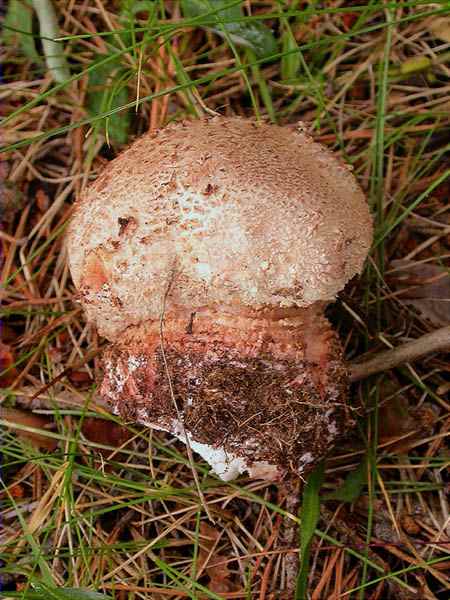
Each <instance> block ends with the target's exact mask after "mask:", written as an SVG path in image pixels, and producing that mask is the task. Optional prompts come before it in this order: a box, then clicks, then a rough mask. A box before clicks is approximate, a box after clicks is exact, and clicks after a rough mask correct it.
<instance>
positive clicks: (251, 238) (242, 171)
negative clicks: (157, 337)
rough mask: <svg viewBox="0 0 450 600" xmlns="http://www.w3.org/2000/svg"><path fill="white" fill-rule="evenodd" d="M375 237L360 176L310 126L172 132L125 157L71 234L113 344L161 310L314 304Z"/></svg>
mask: <svg viewBox="0 0 450 600" xmlns="http://www.w3.org/2000/svg"><path fill="white" fill-rule="evenodd" d="M371 239H372V221H371V217H370V215H369V210H368V206H367V202H366V199H365V197H364V194H363V193H362V191H361V189H360V188H359V186H358V184H357V183H356V180H355V178H354V176H353V175H352V174H351V172H350V170H349V169H348V168H347V167H346V166H345V165H344V164H342V163H341V162H340V161H339V160H338V159H337V158H336V157H335V156H333V154H331V153H330V152H329V151H328V150H327V149H325V148H324V147H322V146H321V145H319V144H317V143H315V142H314V141H313V140H312V139H311V138H310V137H308V136H307V135H305V133H302V132H301V131H294V130H292V129H290V128H284V127H278V126H275V125H269V124H257V123H255V122H254V121H252V120H248V119H241V118H221V117H218V118H213V119H208V120H198V121H194V122H183V123H177V124H173V125H169V126H168V127H166V128H165V129H163V130H161V131H159V132H158V133H157V134H154V135H151V134H147V135H145V136H144V137H142V138H140V139H139V140H137V141H136V142H135V143H134V144H133V145H132V146H131V147H130V148H129V149H128V150H126V151H125V152H123V153H122V154H120V155H119V156H118V157H117V158H116V159H115V160H114V161H112V162H111V163H110V164H109V165H108V166H107V168H106V169H105V170H104V171H103V173H102V174H101V175H100V176H99V177H98V179H97V180H96V182H95V183H94V184H93V185H91V186H90V187H89V188H88V190H87V191H86V193H85V194H84V197H83V198H82V199H81V200H80V202H79V203H78V205H77V208H76V211H75V215H74V218H73V221H72V224H71V226H70V231H69V234H68V256H69V263H70V269H71V272H72V276H73V279H74V282H75V285H76V286H77V288H78V289H79V291H80V294H81V299H82V302H83V304H84V306H85V309H86V311H87V314H88V317H89V319H90V320H91V321H92V322H94V323H95V324H96V325H97V327H98V329H99V331H100V333H101V334H102V335H104V336H106V337H108V338H109V339H111V340H116V339H118V338H119V336H120V334H121V333H122V332H123V331H124V330H125V329H126V328H127V327H129V326H130V325H137V324H139V323H143V322H146V321H154V320H159V319H160V317H161V314H162V312H163V311H164V312H165V314H170V313H172V312H177V311H179V310H181V311H189V310H193V311H195V310H197V309H201V308H202V307H211V306H213V307H214V306H221V307H224V308H225V309H226V308H229V309H230V310H235V309H237V310H239V309H240V308H244V309H245V308H251V309H252V310H258V309H259V308H261V309H263V308H264V309H266V308H270V307H277V308H278V307H281V308H287V307H305V306H309V305H311V304H313V303H314V302H316V301H331V300H333V299H334V297H335V296H336V294H337V292H339V290H341V289H342V288H343V287H344V285H345V284H346V282H347V281H348V280H349V279H350V278H351V277H353V276H354V275H355V274H357V273H359V272H360V271H361V268H362V266H363V263H364V260H365V257H366V255H367V252H368V250H369V247H370V244H371Z"/></svg>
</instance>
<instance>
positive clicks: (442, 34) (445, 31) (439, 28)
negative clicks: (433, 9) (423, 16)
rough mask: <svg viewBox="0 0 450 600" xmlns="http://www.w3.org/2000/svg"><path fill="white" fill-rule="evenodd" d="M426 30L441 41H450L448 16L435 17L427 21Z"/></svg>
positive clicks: (449, 20)
mask: <svg viewBox="0 0 450 600" xmlns="http://www.w3.org/2000/svg"><path fill="white" fill-rule="evenodd" d="M428 30H429V31H430V32H431V33H432V34H433V35H434V36H435V37H437V38H438V40H442V41H443V42H450V18H448V17H437V18H436V19H433V20H432V21H430V22H429V23H428Z"/></svg>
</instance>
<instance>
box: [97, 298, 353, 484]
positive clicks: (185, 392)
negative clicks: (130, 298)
mask: <svg viewBox="0 0 450 600" xmlns="http://www.w3.org/2000/svg"><path fill="white" fill-rule="evenodd" d="M164 359H165V360H163V359H162V355H161V339H160V335H159V332H158V326H157V323H156V322H147V323H145V324H143V325H140V326H137V327H132V328H128V329H127V331H126V332H124V335H123V339H122V340H121V341H120V343H119V342H116V343H115V344H113V345H112V346H111V347H110V348H109V349H107V350H106V352H105V354H104V357H103V365H104V372H105V375H104V380H103V383H102V386H101V390H100V393H101V395H102V396H103V397H104V398H105V399H107V400H108V401H109V403H110V405H111V406H112V407H113V410H114V412H116V413H119V414H121V415H122V416H123V417H124V418H126V419H131V420H135V421H138V422H140V423H142V424H144V425H147V426H150V427H154V428H155V429H163V430H165V431H169V432H171V433H172V434H173V435H175V436H176V437H178V438H179V439H180V440H182V441H183V442H185V443H189V445H190V446H191V447H192V449H193V450H195V451H196V452H198V453H199V454H201V455H202V456H203V457H204V458H206V460H208V462H209V463H210V464H211V466H212V467H213V469H214V470H215V471H216V473H217V474H218V475H220V477H222V478H223V479H224V480H227V479H230V478H233V477H236V476H237V475H238V474H239V473H242V472H244V471H248V472H250V473H251V474H252V476H254V477H261V478H267V479H277V477H282V476H284V474H286V473H288V472H291V473H295V474H297V475H298V474H300V473H302V472H304V471H306V470H308V468H309V464H310V463H311V462H312V454H313V452H317V453H323V448H324V447H328V445H329V443H330V442H331V441H332V440H333V439H334V438H335V437H336V436H337V435H338V432H339V431H340V429H341V428H342V426H343V423H344V422H345V421H346V420H347V417H348V415H347V409H346V402H345V400H346V392H347V383H348V375H347V370H346V368H345V366H344V365H343V360H342V352H341V347H340V344H339V341H338V339H337V336H336V334H335V333H334V332H333V330H332V328H331V325H330V324H329V323H328V321H327V320H326V319H325V317H324V316H323V306H322V305H321V304H320V303H318V304H317V305H313V306H310V307H307V308H296V309H277V310H266V309H261V310H259V311H257V310H253V311H250V310H248V311H245V310H243V309H241V310H240V311H236V312H234V311H233V310H231V309H227V310H226V311H225V310H223V309H222V310H218V309H217V308H216V309H211V308H205V309H204V310H198V311H196V313H192V314H189V313H188V312H186V311H178V312H177V313H174V312H172V313H169V314H167V315H166V316H165V322H164ZM169 377H170V383H169V381H168V379H169ZM311 421H312V422H313V423H314V424H315V426H314V427H311ZM319 429H320V433H318V432H319Z"/></svg>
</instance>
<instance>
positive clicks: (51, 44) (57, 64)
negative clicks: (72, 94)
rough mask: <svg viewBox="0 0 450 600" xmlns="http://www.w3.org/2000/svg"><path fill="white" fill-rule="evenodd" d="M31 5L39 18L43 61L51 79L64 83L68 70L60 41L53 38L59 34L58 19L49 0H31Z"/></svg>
mask: <svg viewBox="0 0 450 600" xmlns="http://www.w3.org/2000/svg"><path fill="white" fill-rule="evenodd" d="M33 7H34V10H35V11H36V14H37V17H38V19H39V30H40V37H41V42H42V48H43V50H44V54H45V62H46V63H47V68H48V70H49V71H50V73H51V75H52V77H53V79H54V80H55V81H56V82H57V83H64V82H65V81H67V80H68V79H69V78H70V71H69V67H68V64H67V60H66V57H65V56H64V52H63V50H64V49H63V45H62V43H61V42H56V41H55V39H56V38H57V37H58V36H59V28H58V20H57V18H56V14H55V9H54V7H53V4H52V3H51V1H50V0H33Z"/></svg>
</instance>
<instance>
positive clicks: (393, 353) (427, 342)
mask: <svg viewBox="0 0 450 600" xmlns="http://www.w3.org/2000/svg"><path fill="white" fill-rule="evenodd" d="M448 348H450V326H447V327H442V328H441V329H436V330H435V331H432V332H431V333H427V334H425V335H423V336H422V337H420V338H419V339H417V340H414V341H413V342H408V343H406V344H403V345H402V346H399V347H398V348H394V349H393V350H387V351H386V352H380V353H379V354H377V355H376V356H375V357H373V358H369V359H368V360H365V361H363V362H352V363H350V380H351V381H360V380H361V379H365V378H366V377H369V375H374V374H375V373H381V372H382V371H388V370H389V369H392V368H393V367H397V366H398V365H401V364H404V363H408V362H413V361H415V360H417V359H418V358H421V357H422V356H425V355H426V354H430V353H431V352H438V351H439V350H446V349H448Z"/></svg>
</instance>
